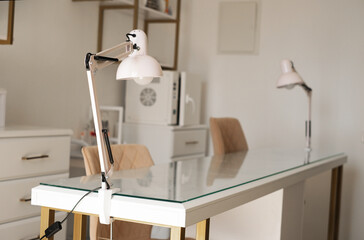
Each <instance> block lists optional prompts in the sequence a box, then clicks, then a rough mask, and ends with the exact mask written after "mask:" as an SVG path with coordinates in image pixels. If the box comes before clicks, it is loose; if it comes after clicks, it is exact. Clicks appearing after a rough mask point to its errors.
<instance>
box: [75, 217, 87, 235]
mask: <svg viewBox="0 0 364 240" xmlns="http://www.w3.org/2000/svg"><path fill="white" fill-rule="evenodd" d="M86 221H87V216H86V215H82V214H77V213H75V214H74V223H73V240H85V239H86Z"/></svg>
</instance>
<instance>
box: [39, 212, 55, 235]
mask: <svg viewBox="0 0 364 240" xmlns="http://www.w3.org/2000/svg"><path fill="white" fill-rule="evenodd" d="M54 214H55V211H54V210H52V209H50V208H48V207H42V208H41V210H40V233H39V236H40V237H43V236H44V233H45V230H46V229H47V228H48V227H49V226H50V225H52V224H53V223H54ZM48 239H49V240H53V237H50V238H48Z"/></svg>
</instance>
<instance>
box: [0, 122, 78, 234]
mask: <svg viewBox="0 0 364 240" xmlns="http://www.w3.org/2000/svg"><path fill="white" fill-rule="evenodd" d="M71 135H72V131H71V130H62V129H49V128H36V127H24V126H22V127H20V126H14V127H5V128H0V153H1V157H0V164H1V166H2V167H1V168H0V192H1V193H6V194H2V195H1V196H0V206H2V208H1V211H0V236H2V237H4V236H8V238H7V239H32V238H34V236H37V235H39V226H40V225H39V222H40V208H39V207H36V206H32V205H31V204H30V200H31V199H30V195H31V189H32V188H33V187H35V186H37V185H39V183H40V182H46V181H50V180H54V179H59V178H67V177H68V175H69V159H70V141H71ZM57 216H58V218H63V217H64V216H65V214H58V215H57ZM63 225H64V227H65V224H63ZM62 231H63V232H64V233H63V234H62V233H61V234H57V235H58V236H57V237H56V239H65V237H64V236H65V232H66V231H65V230H62ZM62 236H63V237H62Z"/></svg>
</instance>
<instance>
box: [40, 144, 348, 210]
mask: <svg viewBox="0 0 364 240" xmlns="http://www.w3.org/2000/svg"><path fill="white" fill-rule="evenodd" d="M340 155H343V153H334V154H328V153H327V152H326V153H325V152H320V151H316V150H313V151H312V152H311V153H310V156H308V157H309V162H308V163H305V162H306V161H305V159H306V153H305V152H304V150H303V149H296V150H288V149H256V150H249V151H246V152H237V153H232V154H226V155H220V156H211V157H203V158H191V159H187V160H182V161H177V162H171V163H166V164H158V165H154V166H152V167H149V168H140V169H130V170H122V171H117V172H114V173H113V175H112V176H111V178H110V179H109V183H110V184H111V185H112V188H119V189H120V191H118V192H116V193H115V194H114V195H120V196H130V197H138V198H146V199H156V200H161V201H169V202H178V203H183V202H187V201H191V200H193V199H197V198H200V197H203V196H206V195H209V194H213V193H217V192H220V191H224V190H227V189H230V188H234V187H237V186H241V185H244V184H247V183H250V182H254V181H257V180H260V179H263V178H266V177H269V176H272V175H276V174H279V173H282V172H285V171H289V170H292V169H295V168H299V167H302V166H305V165H307V164H312V163H315V162H317V161H322V160H325V159H327V158H330V157H335V156H340ZM100 179H101V177H100V175H93V176H84V177H77V178H68V179H59V180H56V181H52V182H43V183H41V185H48V186H55V187H61V188H69V189H76V190H82V191H90V190H92V189H95V188H97V187H98V186H100V181H101V180H100Z"/></svg>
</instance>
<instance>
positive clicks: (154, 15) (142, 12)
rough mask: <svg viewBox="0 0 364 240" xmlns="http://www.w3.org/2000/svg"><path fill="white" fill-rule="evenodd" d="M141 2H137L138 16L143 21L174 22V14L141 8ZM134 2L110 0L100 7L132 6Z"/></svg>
mask: <svg viewBox="0 0 364 240" xmlns="http://www.w3.org/2000/svg"><path fill="white" fill-rule="evenodd" d="M141 2H142V1H139V16H140V17H142V18H144V19H145V20H156V19H158V20H176V16H175V14H172V15H169V14H167V13H164V12H161V11H158V10H155V9H152V8H148V7H145V6H143V4H142V3H141ZM133 4H134V1H128V0H112V1H106V2H102V3H101V5H102V6H117V5H129V6H133Z"/></svg>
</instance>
